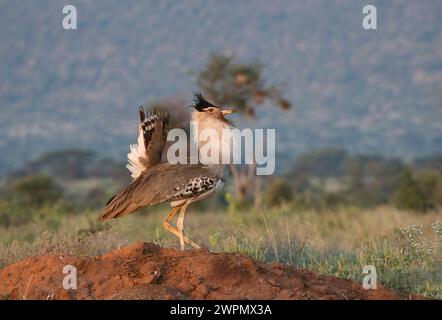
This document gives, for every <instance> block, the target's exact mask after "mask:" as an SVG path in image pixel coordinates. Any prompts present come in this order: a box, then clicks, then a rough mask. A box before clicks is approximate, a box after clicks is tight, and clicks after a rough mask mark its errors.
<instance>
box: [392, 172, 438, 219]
mask: <svg viewBox="0 0 442 320" xmlns="http://www.w3.org/2000/svg"><path fill="white" fill-rule="evenodd" d="M437 185H438V179H437V176H436V175H434V174H420V175H418V176H416V177H415V176H413V174H412V173H411V171H410V170H407V171H405V172H404V173H403V174H402V175H401V177H400V179H399V185H398V188H397V190H396V192H395V193H394V196H393V202H394V204H395V206H396V207H397V208H398V209H403V210H414V211H420V212H426V211H428V210H430V209H434V208H435V207H436V205H437V201H436V200H437V199H436V187H437Z"/></svg>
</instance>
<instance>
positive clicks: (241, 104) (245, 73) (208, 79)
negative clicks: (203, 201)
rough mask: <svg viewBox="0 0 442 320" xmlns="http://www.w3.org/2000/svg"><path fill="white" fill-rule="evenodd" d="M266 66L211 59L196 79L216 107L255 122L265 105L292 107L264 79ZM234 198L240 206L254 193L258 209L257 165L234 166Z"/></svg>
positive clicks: (223, 57)
mask: <svg viewBox="0 0 442 320" xmlns="http://www.w3.org/2000/svg"><path fill="white" fill-rule="evenodd" d="M262 68H263V66H262V65H261V64H258V63H249V64H245V63H240V62H238V61H237V59H236V58H235V57H234V56H228V55H223V54H216V55H211V56H210V57H209V60H208V63H207V65H206V67H205V68H204V69H203V70H201V71H200V72H199V73H198V75H197V84H198V86H199V88H201V90H202V92H203V93H204V94H205V95H206V96H207V97H208V98H210V100H212V101H213V102H214V103H215V104H218V105H230V106H234V107H235V108H236V109H238V111H240V112H241V114H242V115H243V116H244V117H245V118H246V119H247V120H253V119H254V118H255V109H256V107H258V106H260V105H263V104H264V103H265V102H271V105H273V106H279V108H280V109H282V110H287V109H289V108H290V107H291V104H290V102H289V101H288V100H286V99H285V98H284V97H283V96H282V94H281V90H280V89H279V88H278V87H276V86H272V85H267V84H266V83H265V81H264V80H263V79H262ZM231 171H232V176H233V179H234V186H235V196H236V199H237V201H238V202H244V200H245V199H246V198H247V197H248V196H249V195H251V194H252V193H253V192H254V193H255V205H257V204H259V203H260V201H261V192H260V180H259V179H258V178H257V176H256V175H255V165H254V164H253V165H249V166H246V167H244V166H243V167H239V168H237V167H235V166H234V165H231Z"/></svg>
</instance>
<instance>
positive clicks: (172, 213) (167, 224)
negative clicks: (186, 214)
mask: <svg viewBox="0 0 442 320" xmlns="http://www.w3.org/2000/svg"><path fill="white" fill-rule="evenodd" d="M179 208H180V207H179V206H177V207H174V208H172V210H170V212H169V214H168V215H167V218H166V220H164V222H163V227H164V229H166V230H167V231H169V232H171V233H173V234H174V235H176V236H177V237H179V238H180V232H179V231H178V230H177V229H175V228H174V227H172V226H171V225H170V221H172V219H173V217H174V216H175V214H176V212H177V211H178V209H179ZM184 241H185V242H187V243H188V244H190V245H191V246H192V247H194V248H196V249H200V248H201V247H200V246H199V245H197V244H196V243H195V242H193V241H192V240H190V239H188V238H187V237H186V236H184Z"/></svg>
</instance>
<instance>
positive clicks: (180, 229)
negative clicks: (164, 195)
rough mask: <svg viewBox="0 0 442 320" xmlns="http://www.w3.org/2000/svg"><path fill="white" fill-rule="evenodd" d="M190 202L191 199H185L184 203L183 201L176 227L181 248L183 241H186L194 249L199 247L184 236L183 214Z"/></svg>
mask: <svg viewBox="0 0 442 320" xmlns="http://www.w3.org/2000/svg"><path fill="white" fill-rule="evenodd" d="M190 203H191V201H186V203H184V205H183V206H182V207H181V211H180V216H179V217H178V221H177V228H178V232H179V233H180V235H179V238H180V243H181V250H184V242H187V243H188V244H190V245H191V246H192V247H194V248H195V249H200V248H201V247H200V246H199V245H198V244H196V243H195V242H193V241H192V240H190V239H189V238H187V237H186V236H184V215H185V214H186V210H187V206H188V205H189V204H190Z"/></svg>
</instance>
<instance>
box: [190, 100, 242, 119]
mask: <svg viewBox="0 0 442 320" xmlns="http://www.w3.org/2000/svg"><path fill="white" fill-rule="evenodd" d="M194 96H195V98H194V104H193V106H192V107H193V108H194V111H193V116H192V118H195V120H199V121H204V120H212V119H213V120H215V119H218V120H221V121H228V120H226V119H225V118H224V116H226V115H228V114H231V113H235V112H236V110H234V109H221V108H220V107H217V106H215V105H214V104H212V103H210V102H209V101H207V100H206V99H205V98H204V97H203V95H202V94H201V93H194Z"/></svg>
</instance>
